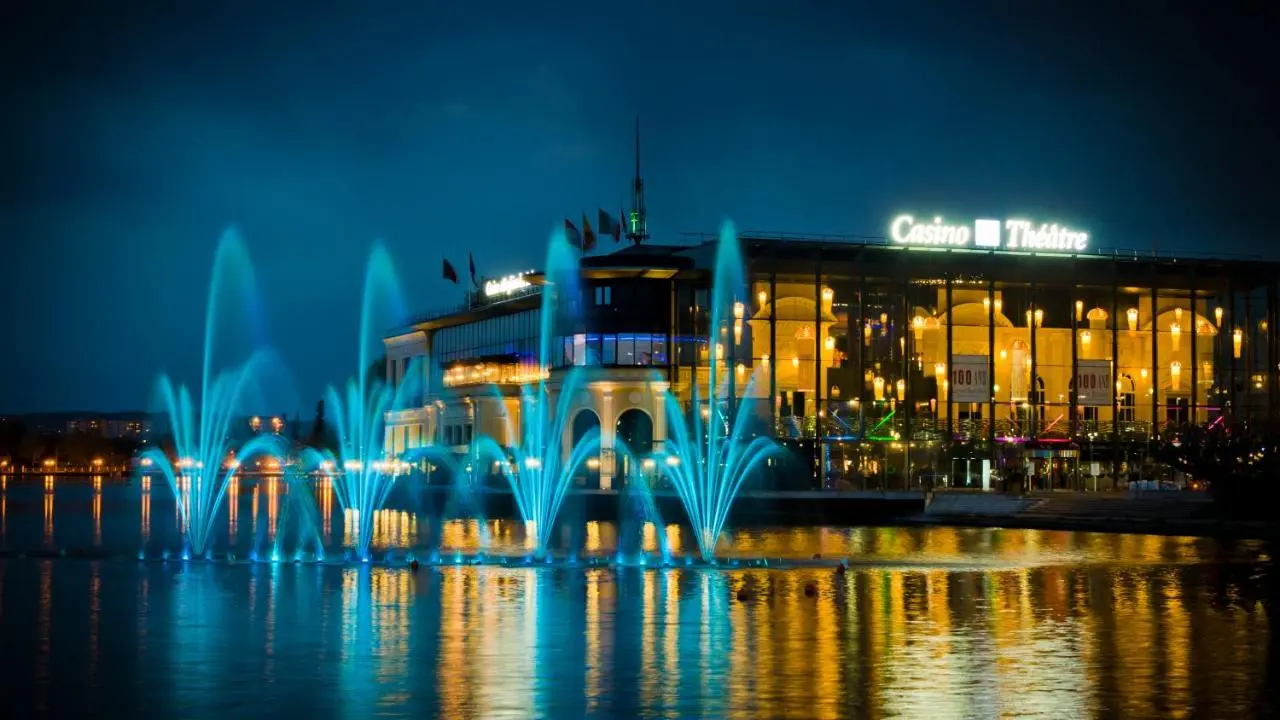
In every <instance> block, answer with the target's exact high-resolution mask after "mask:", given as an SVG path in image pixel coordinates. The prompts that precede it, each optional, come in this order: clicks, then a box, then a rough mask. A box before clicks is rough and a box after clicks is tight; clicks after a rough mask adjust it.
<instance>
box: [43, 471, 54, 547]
mask: <svg viewBox="0 0 1280 720" xmlns="http://www.w3.org/2000/svg"><path fill="white" fill-rule="evenodd" d="M44 544H45V545H52V544H53V476H52V475H47V476H45V479H44Z"/></svg>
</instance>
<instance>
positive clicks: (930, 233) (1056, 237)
mask: <svg viewBox="0 0 1280 720" xmlns="http://www.w3.org/2000/svg"><path fill="white" fill-rule="evenodd" d="M889 237H890V238H892V239H893V242H894V243H896V244H899V245H936V246H943V247H969V246H973V247H976V248H985V249H989V250H1011V251H1025V252H1034V251H1036V250H1049V251H1054V250H1056V251H1060V252H1082V251H1084V250H1087V249H1088V248H1089V233H1087V232H1082V231H1080V230H1074V229H1071V228H1069V227H1067V226H1065V225H1059V224H1058V223H1034V222H1032V221H1030V220H1023V219H1019V218H1008V219H1005V220H994V219H989V218H988V219H979V220H974V221H973V222H972V223H959V224H956V223H951V222H948V221H945V220H943V219H942V217H940V216H939V217H934V218H933V221H932V222H930V221H928V220H923V221H921V220H917V219H916V217H915V216H914V215H899V216H897V217H895V218H894V219H893V222H891V223H889Z"/></svg>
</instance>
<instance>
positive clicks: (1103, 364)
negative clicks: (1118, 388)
mask: <svg viewBox="0 0 1280 720" xmlns="http://www.w3.org/2000/svg"><path fill="white" fill-rule="evenodd" d="M1114 385H1115V381H1114V380H1112V379H1111V361H1110V360H1076V402H1077V403H1079V404H1080V405H1087V406H1089V407H1109V406H1110V405H1111V392H1112V390H1113V388H1114Z"/></svg>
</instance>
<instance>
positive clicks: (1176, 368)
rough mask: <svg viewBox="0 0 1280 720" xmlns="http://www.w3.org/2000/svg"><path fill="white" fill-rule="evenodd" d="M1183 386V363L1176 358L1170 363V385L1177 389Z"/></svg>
mask: <svg viewBox="0 0 1280 720" xmlns="http://www.w3.org/2000/svg"><path fill="white" fill-rule="evenodd" d="M1181 386H1182V363H1180V362H1178V361H1177V360H1174V361H1173V362H1171V363H1169V387H1170V388H1172V389H1173V390H1177V389H1179V388H1180V387H1181Z"/></svg>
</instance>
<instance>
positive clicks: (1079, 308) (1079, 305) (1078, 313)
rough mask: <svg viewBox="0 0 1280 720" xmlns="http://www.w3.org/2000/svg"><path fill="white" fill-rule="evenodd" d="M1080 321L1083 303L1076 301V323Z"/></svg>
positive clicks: (1082, 318)
mask: <svg viewBox="0 0 1280 720" xmlns="http://www.w3.org/2000/svg"><path fill="white" fill-rule="evenodd" d="M1081 320H1084V301H1083V300H1077V301H1076V322H1080V321H1081Z"/></svg>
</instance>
